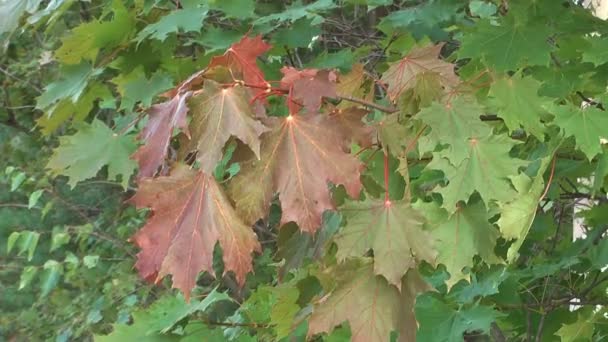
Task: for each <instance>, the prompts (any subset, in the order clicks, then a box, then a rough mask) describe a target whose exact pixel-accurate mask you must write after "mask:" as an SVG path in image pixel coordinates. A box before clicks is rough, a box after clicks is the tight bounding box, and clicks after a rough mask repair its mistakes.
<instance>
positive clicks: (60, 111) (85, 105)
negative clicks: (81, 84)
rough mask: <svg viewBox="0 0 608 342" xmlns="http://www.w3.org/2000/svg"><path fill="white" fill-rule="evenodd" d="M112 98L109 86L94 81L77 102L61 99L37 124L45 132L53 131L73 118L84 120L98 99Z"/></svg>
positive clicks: (75, 120)
mask: <svg viewBox="0 0 608 342" xmlns="http://www.w3.org/2000/svg"><path fill="white" fill-rule="evenodd" d="M109 98H112V93H111V92H110V89H108V87H107V86H105V85H103V84H101V83H97V82H92V83H91V84H89V85H88V86H87V88H86V90H85V91H84V93H83V95H82V96H80V97H79V99H78V101H76V103H73V102H72V101H71V100H70V99H63V100H60V101H59V102H58V103H57V105H55V106H54V107H53V109H52V111H49V112H47V114H45V115H43V116H41V117H40V118H39V119H38V120H36V124H37V125H38V126H40V131H41V132H42V133H43V134H46V135H48V134H51V133H53V132H54V131H55V130H56V129H57V128H59V126H61V124H63V123H64V122H66V121H67V120H69V119H70V118H72V120H73V122H74V123H78V122H82V121H83V120H84V119H86V117H87V116H88V115H89V112H90V111H91V109H93V105H94V102H95V100H96V99H109Z"/></svg>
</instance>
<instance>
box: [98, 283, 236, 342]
mask: <svg viewBox="0 0 608 342" xmlns="http://www.w3.org/2000/svg"><path fill="white" fill-rule="evenodd" d="M231 300H232V299H231V298H230V296H228V294H226V293H223V292H218V291H217V289H213V291H211V292H210V293H209V294H208V295H207V296H205V299H203V300H200V301H199V300H191V301H190V302H186V301H185V300H184V298H183V296H181V294H178V295H177V296H171V295H167V296H164V297H162V298H160V299H159V300H157V301H155V302H154V303H153V304H152V305H151V306H149V307H147V308H145V309H140V310H137V311H135V312H134V313H133V314H132V315H133V324H130V325H127V324H116V325H114V330H113V331H112V333H111V334H109V335H107V336H99V335H97V336H95V341H102V342H103V341H109V342H111V341H133V340H138V339H139V340H141V339H143V340H144V341H154V342H156V341H158V342H161V341H179V340H180V339H179V336H177V335H172V334H169V332H170V330H171V328H172V327H173V326H174V325H175V324H177V322H179V321H181V320H183V319H184V318H186V317H188V316H190V315H192V314H193V313H195V312H205V311H207V310H208V309H209V308H210V307H212V306H213V305H214V304H215V303H217V302H220V301H231Z"/></svg>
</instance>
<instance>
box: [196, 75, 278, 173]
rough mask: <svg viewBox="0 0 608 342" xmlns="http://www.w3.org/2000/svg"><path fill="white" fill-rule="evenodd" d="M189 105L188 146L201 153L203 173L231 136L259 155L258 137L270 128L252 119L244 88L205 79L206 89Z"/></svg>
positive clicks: (210, 165) (198, 155)
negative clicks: (190, 115)
mask: <svg viewBox="0 0 608 342" xmlns="http://www.w3.org/2000/svg"><path fill="white" fill-rule="evenodd" d="M190 108H191V112H192V122H191V123H190V128H191V130H192V139H191V140H190V144H188V146H187V149H188V150H189V151H194V150H196V151H197V152H198V154H197V160H198V161H199V162H200V163H201V169H202V170H203V172H206V173H212V172H213V170H214V169H215V166H216V165H217V163H218V162H219V161H220V160H221V159H222V148H223V147H224V145H225V144H226V142H227V141H228V139H230V137H232V136H234V137H237V138H238V139H239V140H241V141H242V142H244V143H245V144H247V145H248V146H249V148H251V150H252V151H253V152H254V153H255V155H256V156H257V157H258V158H259V156H260V139H259V136H260V135H261V134H262V133H264V132H266V131H268V129H267V128H266V127H265V126H264V125H262V124H261V123H260V122H259V121H257V120H255V119H254V118H253V117H254V113H253V111H252V109H251V105H250V104H249V102H248V101H247V92H246V89H245V88H243V87H240V86H236V87H229V88H222V87H221V85H220V84H218V83H216V82H214V81H211V80H205V82H204V83H203V88H202V89H201V90H200V91H199V92H196V95H195V96H193V97H192V99H191V101H190Z"/></svg>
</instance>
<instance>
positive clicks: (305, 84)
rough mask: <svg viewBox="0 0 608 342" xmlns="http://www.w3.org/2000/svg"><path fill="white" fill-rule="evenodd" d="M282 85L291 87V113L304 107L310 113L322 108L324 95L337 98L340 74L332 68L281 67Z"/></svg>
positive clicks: (289, 104)
mask: <svg viewBox="0 0 608 342" xmlns="http://www.w3.org/2000/svg"><path fill="white" fill-rule="evenodd" d="M281 72H282V73H283V75H284V76H283V79H281V86H282V87H285V88H288V89H289V97H288V103H287V105H288V106H289V110H290V113H292V114H294V113H297V112H298V111H299V110H300V108H301V107H304V108H305V109H306V110H307V111H308V112H309V113H316V112H317V111H318V110H319V109H320V108H321V103H322V101H323V98H324V97H331V98H336V97H337V96H338V94H337V93H336V81H337V79H338V76H337V75H336V73H335V72H334V71H331V70H317V69H304V70H297V69H295V68H292V67H283V68H282V69H281Z"/></svg>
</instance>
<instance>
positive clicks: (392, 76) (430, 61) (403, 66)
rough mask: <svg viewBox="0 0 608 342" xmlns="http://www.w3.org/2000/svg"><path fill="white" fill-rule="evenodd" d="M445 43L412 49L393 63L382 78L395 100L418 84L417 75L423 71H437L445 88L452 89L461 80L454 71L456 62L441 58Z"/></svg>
mask: <svg viewBox="0 0 608 342" xmlns="http://www.w3.org/2000/svg"><path fill="white" fill-rule="evenodd" d="M442 47H443V44H437V45H434V46H428V47H424V48H418V49H414V50H412V51H410V53H409V54H407V55H406V56H405V57H403V59H401V60H400V61H398V62H395V63H393V64H392V65H391V66H390V67H389V68H388V70H386V71H385V72H384V74H382V78H381V79H380V80H381V81H382V82H384V83H385V84H387V85H388V96H389V98H390V99H391V100H393V101H395V100H397V99H398V98H399V96H401V94H403V92H405V91H407V90H409V89H413V88H414V87H415V86H416V83H417V78H416V76H417V75H418V74H421V73H431V72H432V73H436V74H438V75H439V78H440V84H441V85H442V86H443V87H444V89H446V90H447V89H452V88H454V87H455V86H456V85H458V83H459V82H460V80H459V78H458V76H456V74H455V73H454V64H451V63H447V62H444V61H442V60H441V59H439V53H440V52H441V48H442Z"/></svg>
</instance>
